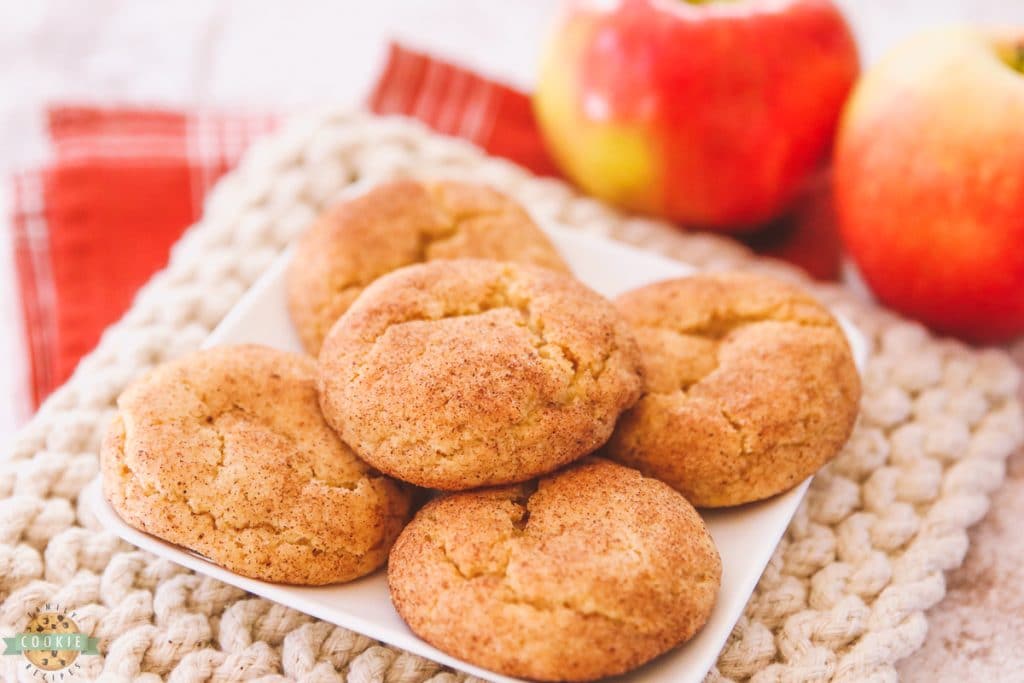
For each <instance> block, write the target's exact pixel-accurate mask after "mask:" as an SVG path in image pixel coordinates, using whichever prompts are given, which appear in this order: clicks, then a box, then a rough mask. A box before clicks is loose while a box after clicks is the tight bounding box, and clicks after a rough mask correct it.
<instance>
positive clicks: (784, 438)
mask: <svg viewBox="0 0 1024 683" xmlns="http://www.w3.org/2000/svg"><path fill="white" fill-rule="evenodd" d="M615 303H616V306H617V307H618V308H619V310H620V311H621V313H622V314H623V316H624V317H625V318H626V319H627V320H628V321H629V323H630V324H631V325H632V327H633V331H634V333H635V335H636V338H637V341H638V342H639V344H640V349H641V352H642V354H643V359H644V366H645V370H646V379H647V392H646V394H645V395H644V397H643V398H642V399H640V401H639V402H638V403H637V404H636V406H634V407H633V409H632V410H630V411H629V412H627V413H626V414H625V415H623V416H622V419H621V420H620V421H619V424H618V427H617V428H616V430H615V434H614V435H613V436H612V438H611V440H610V441H609V442H608V444H607V446H606V448H605V450H604V454H605V455H607V456H608V457H611V458H613V459H615V460H618V461H619V462H622V463H623V464H626V465H630V466H632V467H636V468H637V469H639V470H640V471H641V472H643V473H644V474H647V475H649V476H652V477H657V478H658V479H661V480H662V481H665V482H667V483H669V484H671V485H672V486H674V487H675V488H676V489H678V490H679V491H681V492H682V493H683V495H685V496H686V497H687V498H688V499H689V500H690V502H691V503H693V504H694V505H697V506H698V507H700V506H707V507H717V506H726V505H738V504H740V503H747V502H750V501H755V500H760V499H762V498H767V497H769V496H772V495H775V494H777V493H780V492H782V491H785V490H787V489H789V488H791V487H793V486H795V485H796V484H798V483H799V482H800V481H802V480H803V479H805V478H806V477H808V476H810V475H811V474H814V472H815V471H817V470H818V468H820V467H821V466H822V465H824V464H825V463H826V462H828V461H829V460H830V459H831V458H832V457H833V456H835V455H836V453H837V452H838V451H839V449H840V448H841V447H842V445H843V444H844V443H845V442H846V439H847V437H849V435H850V431H851V429H852V428H853V423H854V420H855V419H856V417H857V410H858V404H859V400H860V379H859V377H858V374H857V368H856V366H855V365H854V361H853V356H852V354H851V351H850V347H849V345H848V343H847V341H846V336H845V335H844V334H843V330H842V328H841V327H840V326H839V324H838V323H837V322H836V320H835V319H834V318H833V317H832V315H831V314H829V312H828V311H827V310H826V309H825V308H824V307H823V306H822V305H821V304H819V303H818V302H817V301H815V300H814V299H813V298H811V296H810V295H808V294H807V293H805V292H803V291H802V290H800V289H798V288H796V287H794V286H791V285H788V284H784V283H782V282H779V281H777V280H774V279H770V278H767V277H763V276H755V275H749V274H740V273H731V274H720V275H696V276H693V277H687V278H682V279H678V280H669V281H665V282H658V283H655V284H653V285H649V286H647V287H641V288H640V289H636V290H633V291H631V292H627V293H626V294H623V295H622V296H620V297H619V298H618V299H617V301H616V302H615Z"/></svg>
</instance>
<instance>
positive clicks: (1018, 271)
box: [834, 28, 1024, 342]
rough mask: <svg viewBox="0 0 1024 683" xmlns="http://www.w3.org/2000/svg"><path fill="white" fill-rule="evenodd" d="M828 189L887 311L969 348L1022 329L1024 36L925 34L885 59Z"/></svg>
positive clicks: (854, 100) (867, 86) (866, 84)
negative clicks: (912, 319) (914, 320)
mask: <svg viewBox="0 0 1024 683" xmlns="http://www.w3.org/2000/svg"><path fill="white" fill-rule="evenodd" d="M834 183H835V196H836V205H837V210H838V214H839V221H840V230H841V234H842V237H843V241H844V243H845V245H846V247H847V249H848V251H849V253H850V255H851V256H852V257H853V260H854V261H855V262H856V264H857V266H858V267H859V269H860V272H861V274H862V275H863V277H864V279H865V280H866V282H867V283H868V285H869V286H870V287H871V289H872V290H874V292H875V294H876V295H877V296H878V298H879V299H880V300H881V301H883V302H884V303H886V304H888V305H889V306H890V307H892V308H894V309H896V310H898V311H901V312H903V313H906V314H908V315H910V316H913V317H915V318H918V319H919V320H921V321H923V322H925V323H926V324H928V325H930V326H932V327H933V328H935V329H937V330H940V331H943V332H948V333H953V334H956V335H958V336H961V337H963V338H966V339H969V340H973V341H986V342H987V341H999V340H1003V339H1007V338H1009V337H1012V336H1015V335H1018V334H1020V333H1022V332H1024V30H1020V31H1018V32H1017V33H1016V38H1014V37H1010V36H1005V35H1002V36H1000V35H993V34H990V33H986V32H982V31H980V30H972V29H968V28H952V29H943V30H939V31H932V32H928V33H925V34H922V35H920V36H918V37H916V38H914V39H912V40H910V41H909V42H907V43H905V44H903V45H902V46H900V47H897V48H896V49H895V50H894V51H893V52H891V53H890V54H889V55H887V56H886V57H885V58H884V59H883V60H882V61H881V62H880V63H879V64H878V65H876V66H875V67H874V68H872V69H871V70H870V71H869V72H868V73H867V74H865V76H864V78H863V79H862V80H861V82H860V83H859V84H858V85H857V87H856V89H855V91H854V93H853V95H852V97H851V98H850V101H849V103H848V105H847V107H846V110H845V112H844V114H843V120H842V124H841V129H840V132H839V136H838V139H837V142H836V157H835V169H834Z"/></svg>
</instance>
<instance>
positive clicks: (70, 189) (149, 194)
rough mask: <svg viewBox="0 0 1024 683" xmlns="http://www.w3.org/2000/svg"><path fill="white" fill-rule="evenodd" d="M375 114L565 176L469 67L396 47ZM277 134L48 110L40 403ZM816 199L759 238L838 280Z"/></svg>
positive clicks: (36, 261)
mask: <svg viewBox="0 0 1024 683" xmlns="http://www.w3.org/2000/svg"><path fill="white" fill-rule="evenodd" d="M369 107H370V109H371V110H372V111H374V112H377V113H380V114H403V115H407V116H412V117H415V118H417V119H420V120H422V121H423V122H425V123H426V124H428V125H429V126H430V127H431V128H433V129H434V130H437V131H439V132H441V133H445V134H448V135H454V136H458V137H462V138H465V139H468V140H470V141H472V142H473V143H475V144H477V145H478V146H480V147H482V148H483V149H485V150H486V151H488V152H489V153H491V154H494V155H498V156H503V157H506V158H508V159H511V160H512V161H515V162H517V163H519V164H521V165H523V166H525V167H527V168H529V169H530V170H532V171H534V172H536V173H540V174H544V175H557V170H556V168H555V166H554V165H553V164H552V162H551V160H550V158H549V157H548V155H547V153H546V152H545V149H544V145H543V141H542V139H541V136H540V134H539V131H538V130H537V126H536V122H535V121H534V118H533V113H532V111H531V109H530V101H529V98H528V96H527V95H525V94H523V93H521V92H518V91H516V90H513V89H511V88H509V87H507V86H504V85H501V84H499V83H495V82H494V81H490V80H487V79H485V78H483V77H481V76H479V75H477V74H475V73H473V72H471V71H468V70H466V69H462V68H459V67H457V66H454V65H452V64H448V63H445V62H442V61H439V60H437V59H434V58H432V57H429V56H427V55H424V54H419V53H416V52H412V51H410V50H407V49H405V48H402V47H400V46H397V45H393V46H392V47H391V51H390V54H389V57H388V61H387V64H386V66H385V69H384V71H383V73H382V74H381V77H380V80H379V82H378V83H377V85H376V87H375V88H374V90H373V92H372V94H371V95H370V99H369ZM273 125H274V118H273V117H271V116H267V115H262V116H252V115H245V114H242V115H240V114H236V113H223V112H221V113H180V112H170V111H154V110H141V109H128V108H117V109H101V108H91V107H56V108H54V109H51V110H50V111H49V133H50V137H51V139H52V142H53V148H54V150H55V159H54V162H53V163H52V164H51V165H50V166H49V167H47V168H45V169H43V170H40V171H32V172H27V173H22V174H20V175H18V176H17V177H15V179H14V183H15V212H14V217H13V219H14V220H13V234H14V241H15V262H16V267H17V271H18V281H19V286H20V292H21V302H22V310H23V314H24V318H25V326H24V327H25V329H26V330H27V334H28V349H29V354H30V361H31V382H32V387H31V390H32V391H31V395H32V398H33V400H34V402H35V404H36V405H38V403H39V401H41V400H42V399H43V398H45V397H46V395H47V394H48V393H50V392H51V391H52V390H53V389H55V388H56V387H57V386H59V385H60V384H61V383H62V382H63V381H64V380H65V379H67V377H68V376H69V375H70V374H71V371H72V370H73V369H74V366H75V364H76V363H77V362H78V359H79V358H80V357H81V356H82V355H83V354H84V353H86V352H88V351H89V350H90V349H91V348H92V347H93V346H95V344H96V342H97V340H98V339H99V335H100V333H101V332H102V330H103V329H104V328H105V327H106V326H107V325H109V324H110V323H112V322H114V321H115V320H117V319H118V317H120V316H121V315H122V314H123V313H124V311H125V310H126V309H127V308H128V306H129V305H130V303H131V299H132V296H133V295H134V293H135V291H136V290H137V289H138V288H139V287H140V286H141V285H142V284H143V283H144V282H145V281H146V280H147V279H148V278H149V277H150V275H152V273H153V272H155V271H156V270H158V269H159V268H160V267H161V266H163V265H164V264H165V263H166V261H167V256H168V252H169V250H170V246H171V245H172V244H173V243H174V242H175V240H177V238H178V237H179V236H180V234H181V232H182V231H183V230H184V229H185V227H187V226H188V225H190V224H191V223H193V222H194V221H195V220H196V219H197V218H198V217H199V214H200V212H201V207H202V202H203V197H204V196H205V195H206V192H207V191H208V190H209V189H210V187H211V186H212V185H213V183H214V182H215V181H216V180H217V179H218V178H219V177H220V176H221V175H222V174H223V173H224V172H225V171H227V170H228V169H230V168H231V167H232V166H233V165H234V164H235V163H236V162H237V160H238V158H239V156H240V155H241V154H242V152H243V151H244V150H245V148H246V146H247V145H248V144H249V143H250V142H251V141H252V139H253V138H255V137H256V136H258V135H260V134H263V133H265V132H267V131H269V130H270V129H271V128H272V127H273ZM809 197H810V201H807V202H803V203H802V204H801V207H800V209H799V210H798V211H797V212H796V213H795V216H796V219H794V220H790V221H789V222H787V223H784V224H780V225H779V226H778V227H777V228H774V229H772V230H770V231H768V232H766V233H763V234H761V235H759V237H758V239H759V240H760V243H759V244H758V245H757V246H759V247H761V248H762V250H766V251H769V252H771V253H777V254H780V255H783V256H784V257H786V256H787V250H788V251H789V252H791V253H789V254H788V257H789V258H791V260H796V261H798V262H801V263H804V264H805V265H807V266H808V267H809V269H810V270H811V271H812V272H814V273H816V274H818V275H821V276H828V277H830V276H833V275H834V274H835V270H836V268H837V265H838V249H837V248H836V246H835V240H834V231H833V230H832V229H831V218H830V215H831V214H830V205H829V204H828V201H827V196H826V197H824V199H822V197H823V195H821V193H818V192H813V193H811V194H809ZM822 236H824V238H823V237H822ZM830 236H831V237H830ZM830 240H831V241H830ZM793 253H796V255H797V256H798V257H799V258H795V257H793Z"/></svg>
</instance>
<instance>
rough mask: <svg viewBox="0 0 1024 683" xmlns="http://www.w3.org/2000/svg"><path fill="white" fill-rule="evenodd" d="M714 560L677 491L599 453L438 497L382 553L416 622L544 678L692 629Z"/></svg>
mask: <svg viewBox="0 0 1024 683" xmlns="http://www.w3.org/2000/svg"><path fill="white" fill-rule="evenodd" d="M721 573H722V563H721V560H720V559H719V556H718V551H717V550H716V548H715V545H714V542H713V541H712V539H711V535H710V534H709V533H708V531H707V529H706V528H705V526H704V522H703V521H702V520H701V518H700V516H699V515H698V514H697V511H696V510H694V509H693V506H692V505H690V504H689V503H688V502H687V501H686V499H685V498H683V497H682V496H681V495H679V494H678V493H677V492H675V491H673V490H672V489H671V488H670V487H669V486H667V485H665V484H663V483H662V482H660V481H657V480H654V479H648V478H646V477H643V476H642V475H641V474H640V473H639V472H637V471H636V470H633V469H630V468H628V467H622V466H620V465H616V464H614V463H611V462H608V461H607V460H602V459H600V458H587V459H586V460H583V461H581V462H580V463H579V464H577V465H574V466H572V467H570V468H568V469H566V470H563V471H561V472H558V473H556V474H552V475H550V476H547V477H544V478H542V479H541V480H540V482H539V485H537V486H533V487H531V486H529V485H527V484H520V485H517V486H508V487H503V488H495V489H484V490H480V491H470V492H465V493H456V494H451V495H448V496H445V497H442V498H439V499H436V500H434V501H433V502H431V503H429V504H428V505H427V506H426V507H424V508H423V509H422V510H420V512H419V513H417V515H416V517H415V518H414V519H413V521H412V522H410V523H409V525H408V526H407V527H406V528H405V530H404V531H403V532H402V534H401V536H399V538H398V541H397V542H396V543H395V546H394V548H393V549H392V551H391V558H390V560H389V562H388V584H389V587H390V589H391V599H392V601H393V602H394V604H395V609H397V610H398V613H399V614H400V615H401V616H402V618H403V619H405V621H406V622H407V623H408V624H409V626H410V628H412V630H413V631H414V632H415V633H416V634H417V635H419V636H420V637H421V638H423V639H424V640H426V641H427V642H429V643H430V644H431V645H434V646H435V647H437V648H439V649H441V650H443V651H444V652H447V653H448V654H451V655H453V656H455V657H459V658H460V659H464V660H466V661H467V662H471V663H473V664H476V665H478V666H482V667H484V668H487V669H490V670H492V671H496V672H499V673H502V674H505V675H509V676H520V677H523V678H531V679H536V680H542V681H586V680H592V679H595V678H601V677H603V676H612V675H615V674H620V673H623V672H625V671H629V670H630V669H633V668H635V667H638V666H640V665H641V664H643V663H644V662H647V661H648V660H650V659H652V658H654V657H657V656H658V655H659V654H661V653H663V652H665V651H667V650H669V649H671V648H673V647H675V646H676V645H679V644H680V643H683V642H685V641H686V640H689V639H690V638H691V637H692V636H693V635H694V634H695V633H696V632H697V631H698V630H699V629H700V628H701V626H703V625H704V622H705V621H707V619H708V616H709V615H710V614H711V608H712V606H713V605H714V602H715V597H716V595H717V593H718V587H719V583H720V580H721Z"/></svg>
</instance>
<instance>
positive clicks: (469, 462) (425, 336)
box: [319, 259, 642, 490]
mask: <svg viewBox="0 0 1024 683" xmlns="http://www.w3.org/2000/svg"><path fill="white" fill-rule="evenodd" d="M319 381H320V402H321V406H322V408H323V411H324V415H325V417H326V418H327V421H328V422H329V423H330V424H331V425H332V426H333V427H334V428H335V429H337V430H338V432H339V433H340V434H341V437H342V438H343V439H344V440H345V442H346V443H348V444H349V445H350V446H351V447H352V448H353V449H355V451H356V452H357V453H358V454H359V455H360V457H362V458H363V459H364V460H366V461H367V462H369V463H370V464H372V465H373V466H374V467H376V468H377V469H379V470H381V471H382V472H385V473H387V474H390V475H391V476H394V477H397V478H399V479H402V480H404V481H408V482H411V483H413V484H417V485H419V486H425V487H430V488H438V489H446V490H456V489H467V488H473V487H476V486H487V485H496V484H509V483H514V482H519V481H525V480H527V479H530V478H533V477H535V476H538V475H540V474H545V473H547V472H550V471H552V470H554V469H556V468H558V467H561V466H562V465H565V464H567V463H569V462H572V461H573V460H576V459H577V458H579V457H581V456H583V455H586V454H587V453H590V452H591V451H593V450H594V449H596V448H598V447H599V446H600V445H601V444H603V443H604V442H605V441H606V440H607V439H608V436H609V435H610V434H611V431H612V428H613V426H614V424H615V420H616V418H617V417H618V416H619V414H620V413H621V412H622V411H623V410H625V409H626V408H628V407H629V406H631V405H632V404H633V403H634V402H635V401H636V399H637V398H638V397H639V395H640V390H641V386H642V380H641V375H640V357H639V351H638V349H637V346H636V342H635V340H634V339H633V337H632V334H631V333H630V331H629V329H628V326H627V325H626V323H625V321H623V319H622V317H621V316H619V314H618V313H617V312H616V311H615V308H614V307H613V306H612V305H611V303H610V302H608V301H607V300H605V299H604V298H603V297H601V296H600V295H598V294H596V293H594V292H593V291H592V290H590V289H588V288H587V287H586V286H584V285H583V284H581V283H579V282H578V281H576V280H575V279H573V278H571V277H569V276H568V275H564V274H561V273H556V272H554V271H551V270H547V269H542V268H536V267H532V266H526V265H520V264H512V263H500V262H497V261H484V260H472V259H464V260H453V261H434V262H431V263H426V264H421V265H416V266H409V267H407V268H403V269H401V270H398V271H395V272H394V273H391V274H390V275H386V276H384V277H383V278H381V279H379V280H377V281H376V282H375V283H374V284H372V285H370V287H368V288H367V289H366V291H365V292H364V293H363V295H362V297H360V299H359V300H358V301H357V302H356V303H355V304H354V305H353V306H352V308H350V309H349V311H348V313H346V314H345V315H344V316H343V317H342V318H341V320H339V321H338V323H337V324H336V325H335V326H334V328H333V329H332V330H331V333H330V335H328V337H327V339H326V340H325V342H324V345H323V349H322V350H321V353H320V375H319Z"/></svg>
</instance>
